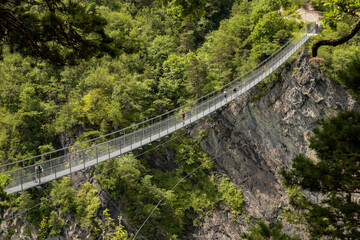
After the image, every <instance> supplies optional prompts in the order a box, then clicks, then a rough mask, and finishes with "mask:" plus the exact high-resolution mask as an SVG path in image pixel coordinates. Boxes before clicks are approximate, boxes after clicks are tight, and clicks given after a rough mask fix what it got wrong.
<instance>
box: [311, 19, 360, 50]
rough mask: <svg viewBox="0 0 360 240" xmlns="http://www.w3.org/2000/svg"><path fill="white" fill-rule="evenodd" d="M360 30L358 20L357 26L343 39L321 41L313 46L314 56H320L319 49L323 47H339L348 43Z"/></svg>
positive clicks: (359, 20) (359, 21)
mask: <svg viewBox="0 0 360 240" xmlns="http://www.w3.org/2000/svg"><path fill="white" fill-rule="evenodd" d="M359 30H360V19H358V21H357V22H356V24H355V26H354V27H353V28H352V29H351V30H350V31H349V32H348V33H347V34H346V35H345V36H344V37H342V38H338V39H333V40H320V41H317V42H316V43H314V45H313V46H312V56H313V57H316V56H317V54H318V49H319V47H321V46H325V45H328V46H337V45H340V44H343V43H345V42H347V41H349V40H350V39H351V38H352V37H354V36H355V34H356V33H357V32H359Z"/></svg>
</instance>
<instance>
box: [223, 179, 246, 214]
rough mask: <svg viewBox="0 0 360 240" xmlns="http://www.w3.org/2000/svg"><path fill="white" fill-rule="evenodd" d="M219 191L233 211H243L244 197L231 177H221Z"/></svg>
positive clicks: (239, 212)
mask: <svg viewBox="0 0 360 240" xmlns="http://www.w3.org/2000/svg"><path fill="white" fill-rule="evenodd" d="M219 192H220V194H221V199H222V200H225V201H226V203H227V205H229V206H230V208H231V209H232V212H233V213H235V214H241V213H243V208H242V205H243V203H244V198H243V196H242V192H241V190H237V189H236V186H235V184H234V183H232V182H230V181H229V179H226V178H223V179H221V180H220V184H219Z"/></svg>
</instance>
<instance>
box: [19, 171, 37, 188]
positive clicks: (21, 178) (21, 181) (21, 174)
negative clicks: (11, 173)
mask: <svg viewBox="0 0 360 240" xmlns="http://www.w3.org/2000/svg"><path fill="white" fill-rule="evenodd" d="M35 174H36V172H35ZM20 185H21V191H24V186H23V171H22V170H21V171H20Z"/></svg>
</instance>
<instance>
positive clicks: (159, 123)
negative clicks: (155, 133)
mask: <svg viewBox="0 0 360 240" xmlns="http://www.w3.org/2000/svg"><path fill="white" fill-rule="evenodd" d="M160 137H161V115H160V120H159V140H160Z"/></svg>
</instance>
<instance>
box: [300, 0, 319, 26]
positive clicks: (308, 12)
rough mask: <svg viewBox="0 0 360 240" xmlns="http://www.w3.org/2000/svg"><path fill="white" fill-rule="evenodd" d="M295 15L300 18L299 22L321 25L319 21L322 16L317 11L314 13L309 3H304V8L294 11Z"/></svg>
mask: <svg viewBox="0 0 360 240" xmlns="http://www.w3.org/2000/svg"><path fill="white" fill-rule="evenodd" d="M296 13H298V14H299V15H300V16H301V20H303V21H304V22H316V23H321V21H320V19H321V18H323V16H322V14H321V13H320V12H318V11H315V10H314V8H313V7H312V6H311V5H310V4H309V3H306V4H305V6H304V7H301V8H299V9H298V10H296Z"/></svg>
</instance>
